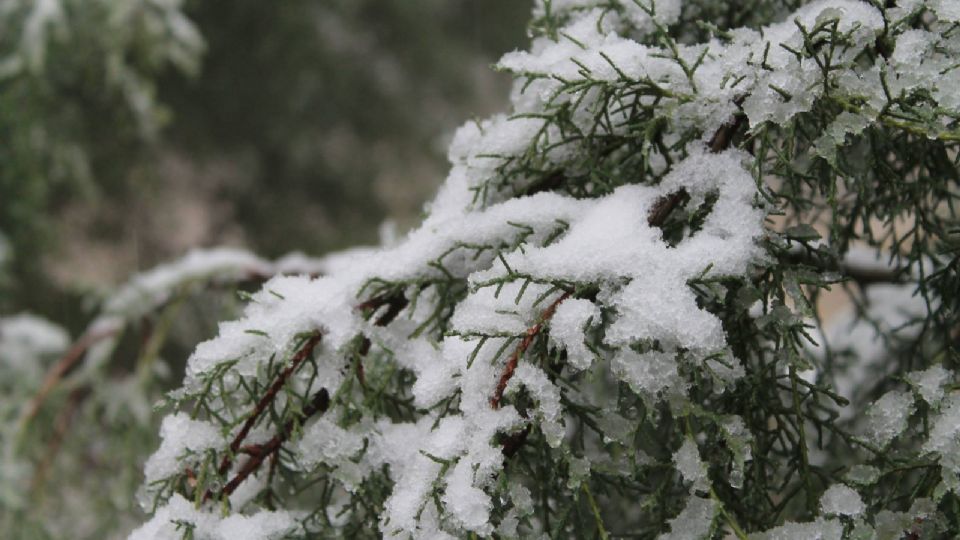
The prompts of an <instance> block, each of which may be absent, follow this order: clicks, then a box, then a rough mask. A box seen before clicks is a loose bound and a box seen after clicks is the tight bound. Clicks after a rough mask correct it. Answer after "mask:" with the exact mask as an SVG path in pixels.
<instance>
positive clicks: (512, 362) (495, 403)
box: [490, 292, 570, 409]
mask: <svg viewBox="0 0 960 540" xmlns="http://www.w3.org/2000/svg"><path fill="white" fill-rule="evenodd" d="M567 298H570V293H569V292H565V293H563V294H562V295H560V297H559V298H557V299H556V300H554V301H553V302H552V303H551V304H550V305H549V306H547V309H545V310H543V313H541V314H540V320H539V321H538V322H537V324H535V325H533V326H531V327H530V328H527V331H526V333H525V334H524V335H523V339H522V340H520V344H519V345H517V348H516V349H514V351H513V354H511V355H510V358H509V359H507V364H506V365H505V366H504V367H503V372H502V373H501V374H500V380H499V381H498V382H497V389H496V391H495V392H494V394H493V397H491V398H490V406H491V407H493V408H494V409H497V408H499V407H500V400H501V399H502V398H503V392H504V390H506V389H507V383H509V382H510V378H511V377H513V372H514V371H516V369H517V364H518V363H519V362H520V357H521V356H523V353H525V352H526V351H527V349H528V348H530V345H531V344H533V340H534V339H536V338H537V336H538V335H539V334H540V331H541V330H543V328H544V326H546V324H547V322H548V321H549V320H550V319H551V318H552V317H553V314H554V313H556V312H557V306H559V305H560V303H561V302H563V301H564V300H566V299H567Z"/></svg>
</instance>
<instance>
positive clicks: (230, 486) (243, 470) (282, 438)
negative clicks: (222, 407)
mask: <svg viewBox="0 0 960 540" xmlns="http://www.w3.org/2000/svg"><path fill="white" fill-rule="evenodd" d="M301 350H302V349H301ZM329 407H330V394H329V393H328V392H327V389H326V388H321V389H320V390H319V391H318V392H317V393H316V394H314V395H313V398H312V399H311V400H310V403H308V404H307V406H306V407H304V408H303V412H301V413H300V414H299V415H297V418H295V419H292V420H288V421H287V423H286V424H284V425H283V428H282V429H281V430H280V431H279V432H278V433H277V434H276V435H274V436H273V438H271V439H270V440H269V441H267V442H265V443H262V444H253V445H248V446H244V447H243V448H242V451H243V453H245V454H248V455H249V456H250V459H248V460H247V461H246V462H245V463H244V464H243V465H242V466H241V467H240V470H239V471H237V474H236V476H234V477H233V478H231V479H230V480H229V481H228V482H227V483H226V484H225V485H224V486H223V489H221V490H220V493H218V494H217V497H216V498H217V499H218V500H219V499H222V498H223V497H229V496H230V495H231V494H232V493H233V492H234V491H236V489H237V488H238V487H239V486H240V484H242V483H243V482H244V480H246V479H247V477H249V476H250V475H251V474H253V473H254V472H256V471H257V469H259V468H260V466H261V465H262V464H263V462H264V461H265V460H266V459H267V458H273V456H275V455H276V453H277V452H278V451H279V450H280V447H281V446H282V445H283V443H284V442H286V440H287V439H288V438H290V434H291V433H293V429H294V427H296V426H298V425H303V423H304V422H306V421H307V420H308V419H309V418H310V417H312V416H314V415H316V414H318V413H319V414H323V413H324V412H326V411H327V409H328V408H329ZM211 497H213V492H212V491H210V490H207V492H206V493H205V494H204V496H203V500H204V501H206V500H208V499H210V498H211Z"/></svg>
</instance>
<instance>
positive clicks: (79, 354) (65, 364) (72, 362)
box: [19, 326, 120, 430]
mask: <svg viewBox="0 0 960 540" xmlns="http://www.w3.org/2000/svg"><path fill="white" fill-rule="evenodd" d="M119 331H120V328H119V327H117V326H110V327H107V328H101V329H99V330H88V331H87V332H86V333H84V334H83V336H81V337H80V339H78V340H77V341H76V342H75V343H74V344H73V345H72V346H71V347H70V349H69V350H67V352H66V353H64V355H63V356H61V357H60V360H58V361H57V363H56V364H54V365H53V366H52V367H51V368H50V369H49V370H48V371H47V374H46V376H45V377H44V378H43V384H41V385H40V389H39V390H37V393H36V395H34V396H33V398H32V399H31V400H30V402H29V403H28V404H27V406H26V408H25V409H24V413H23V415H22V416H21V417H20V427H19V430H22V429H23V428H24V427H26V425H27V424H28V423H29V422H30V420H32V419H33V417H34V416H36V415H37V412H39V411H40V407H41V406H42V405H43V402H44V400H46V398H47V395H49V394H50V391H51V390H53V388H54V387H55V386H56V385H57V383H59V382H60V379H62V378H63V376H64V375H66V374H67V373H68V372H70V370H71V369H73V368H74V366H76V365H77V363H78V362H79V361H80V359H81V358H83V354H84V353H85V352H87V350H88V349H90V347H92V346H93V345H95V344H97V343H98V342H100V341H103V340H104V339H107V338H110V337H113V336H115V335H117V333H118V332H119Z"/></svg>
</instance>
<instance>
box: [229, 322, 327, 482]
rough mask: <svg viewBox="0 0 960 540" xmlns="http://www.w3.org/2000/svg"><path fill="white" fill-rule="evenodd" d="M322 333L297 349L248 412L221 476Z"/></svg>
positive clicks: (307, 356)
mask: <svg viewBox="0 0 960 540" xmlns="http://www.w3.org/2000/svg"><path fill="white" fill-rule="evenodd" d="M322 336H323V335H322V334H320V333H319V332H318V333H315V334H313V336H311V337H310V338H309V339H307V341H306V343H304V344H303V346H301V347H300V350H299V351H297V354H295V355H294V356H293V359H292V360H291V361H290V365H289V366H287V367H286V368H285V369H284V370H283V371H281V372H280V374H279V375H278V376H277V378H276V379H274V381H273V384H271V385H270V388H269V389H268V390H267V391H266V393H264V394H263V396H262V397H261V398H260V401H258V402H257V406H256V407H255V408H254V409H253V411H252V412H251V413H250V416H248V417H247V420H246V421H245V422H244V423H243V427H241V428H240V431H239V432H238V433H237V435H236V436H235V437H234V438H233V441H232V442H231V443H230V451H229V452H227V454H226V455H225V456H223V460H222V461H221V462H220V468H219V469H217V471H218V472H219V473H220V475H221V476H223V475H225V474H227V471H229V470H230V465H232V463H233V459H232V458H233V456H234V455H236V454H237V451H238V450H240V447H241V446H242V445H243V441H244V439H246V438H247V435H249V434H250V430H251V429H252V428H253V426H254V424H256V423H257V419H258V418H260V415H261V414H263V412H264V411H265V410H266V409H267V407H268V406H270V404H271V403H273V400H274V398H276V397H277V394H278V393H279V392H280V390H281V389H282V388H283V386H284V384H286V382H287V379H288V378H290V375H291V374H293V372H294V371H296V370H297V368H298V367H300V364H302V363H303V361H304V360H306V359H307V358H309V357H310V355H311V354H312V353H313V349H314V348H315V347H316V346H317V344H318V343H320V339H321V337H322Z"/></svg>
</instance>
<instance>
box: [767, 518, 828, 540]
mask: <svg viewBox="0 0 960 540" xmlns="http://www.w3.org/2000/svg"><path fill="white" fill-rule="evenodd" d="M749 538H750V540H841V538H843V524H842V523H841V522H840V521H839V520H837V519H823V518H819V519H817V520H815V521H812V522H809V523H784V524H783V525H781V526H779V527H775V528H773V529H770V530H768V531H765V532H762V533H755V534H751V535H750V537H749Z"/></svg>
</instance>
